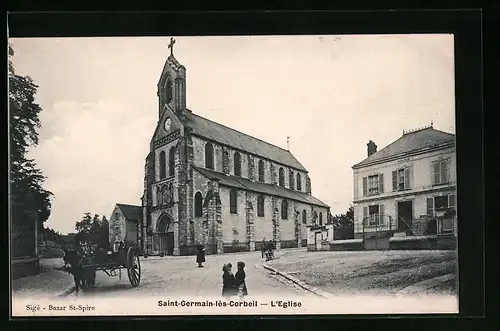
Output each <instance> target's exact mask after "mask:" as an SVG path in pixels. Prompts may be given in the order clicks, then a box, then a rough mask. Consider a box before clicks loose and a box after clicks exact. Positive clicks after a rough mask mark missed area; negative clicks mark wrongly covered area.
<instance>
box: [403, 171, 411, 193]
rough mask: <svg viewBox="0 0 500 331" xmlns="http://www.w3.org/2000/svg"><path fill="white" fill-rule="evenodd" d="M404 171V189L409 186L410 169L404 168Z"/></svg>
mask: <svg viewBox="0 0 500 331" xmlns="http://www.w3.org/2000/svg"><path fill="white" fill-rule="evenodd" d="M404 172H405V183H404V184H405V190H406V189H409V188H410V169H408V168H406V169H405V170H404Z"/></svg>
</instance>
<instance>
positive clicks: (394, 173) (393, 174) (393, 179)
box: [392, 171, 398, 191]
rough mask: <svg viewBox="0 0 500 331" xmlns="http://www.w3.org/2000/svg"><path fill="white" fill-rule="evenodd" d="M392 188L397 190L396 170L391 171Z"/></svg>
mask: <svg viewBox="0 0 500 331" xmlns="http://www.w3.org/2000/svg"><path fill="white" fill-rule="evenodd" d="M392 190H393V191H397V190H398V172H397V171H393V172H392Z"/></svg>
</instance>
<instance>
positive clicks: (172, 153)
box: [168, 146, 175, 177]
mask: <svg viewBox="0 0 500 331" xmlns="http://www.w3.org/2000/svg"><path fill="white" fill-rule="evenodd" d="M174 174H175V147H174V146H172V147H171V148H170V152H169V154H168V175H169V176H170V177H172V176H173V175H174Z"/></svg>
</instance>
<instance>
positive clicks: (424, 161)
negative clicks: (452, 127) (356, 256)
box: [353, 124, 456, 248]
mask: <svg viewBox="0 0 500 331" xmlns="http://www.w3.org/2000/svg"><path fill="white" fill-rule="evenodd" d="M367 146H368V155H367V158H366V159H364V160H362V161H361V162H359V163H357V164H355V165H354V166H353V173H354V176H353V177H354V200H353V205H354V237H355V238H363V239H367V238H390V237H405V236H446V235H451V236H454V235H456V202H455V201H456V199H455V197H456V156H455V155H456V154H455V135H453V134H451V133H447V132H443V131H440V130H436V129H434V128H433V126H432V124H431V125H430V126H428V127H424V128H421V129H416V130H411V131H408V132H405V131H403V135H402V136H401V137H400V138H399V139H397V140H396V141H394V142H393V143H391V144H389V145H388V146H387V147H385V148H383V149H381V150H380V151H377V145H376V144H375V143H374V142H373V141H371V140H370V141H369V142H368V144H367ZM378 244H380V242H379V243H378ZM386 244H387V245H389V241H388V240H387V242H386ZM366 245H367V243H365V246H366ZM382 246H384V245H382ZM365 248H366V247H365Z"/></svg>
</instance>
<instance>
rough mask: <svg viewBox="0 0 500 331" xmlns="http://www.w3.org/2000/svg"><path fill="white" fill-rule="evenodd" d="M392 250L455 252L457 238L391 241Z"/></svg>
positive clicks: (422, 238)
mask: <svg viewBox="0 0 500 331" xmlns="http://www.w3.org/2000/svg"><path fill="white" fill-rule="evenodd" d="M389 246H390V249H391V250H418V249H429V250H432V249H436V250H454V249H456V248H457V238H456V237H455V236H411V237H400V238H397V237H393V238H390V239H389Z"/></svg>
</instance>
